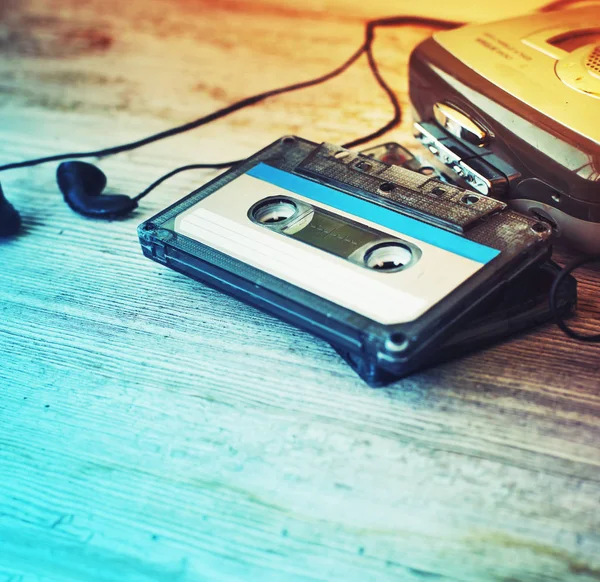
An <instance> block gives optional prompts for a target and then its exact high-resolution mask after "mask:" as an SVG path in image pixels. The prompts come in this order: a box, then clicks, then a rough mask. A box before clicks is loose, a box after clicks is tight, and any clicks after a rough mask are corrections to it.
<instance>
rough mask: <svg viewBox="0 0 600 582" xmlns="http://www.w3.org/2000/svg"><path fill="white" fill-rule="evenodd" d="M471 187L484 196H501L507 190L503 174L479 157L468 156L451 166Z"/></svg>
mask: <svg viewBox="0 0 600 582" xmlns="http://www.w3.org/2000/svg"><path fill="white" fill-rule="evenodd" d="M452 169H453V170H454V172H455V173H456V174H458V175H459V176H460V177H461V178H462V179H463V180H464V181H465V182H466V183H467V184H468V185H469V186H470V187H471V188H473V189H474V190H477V192H481V194H484V195H486V196H488V195H489V196H503V195H505V194H506V192H507V190H508V180H507V178H506V176H505V175H504V174H502V173H501V172H499V171H498V170H497V169H496V168H494V167H493V166H492V165H490V164H488V163H487V162H486V161H484V160H483V159H481V158H469V159H468V160H461V161H460V162H458V168H454V167H453V168H452Z"/></svg>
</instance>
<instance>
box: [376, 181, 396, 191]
mask: <svg viewBox="0 0 600 582" xmlns="http://www.w3.org/2000/svg"><path fill="white" fill-rule="evenodd" d="M395 188H396V186H395V185H394V184H392V183H391V182H384V183H383V184H381V185H380V186H379V189H380V190H381V191H382V192H393V191H394V189H395Z"/></svg>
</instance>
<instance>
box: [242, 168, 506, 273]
mask: <svg viewBox="0 0 600 582" xmlns="http://www.w3.org/2000/svg"><path fill="white" fill-rule="evenodd" d="M247 174H248V175H249V176H252V177H254V178H258V179H259V180H263V181H265V182H269V183H270V184H274V185H275V186H279V187H280V188H284V189H286V190H289V191H290V192H293V193H295V194H300V195H301V196H304V197H306V198H310V199H311V200H314V201H315V202H321V203H322V204H327V205H328V206H331V207H333V208H337V209H338V210H342V211H343V212H347V213H348V214H353V215H354V216H356V217H358V218H365V219H366V220H370V221H371V222H374V223H376V224H380V225H381V226H385V227H386V228H391V229H393V230H396V231H398V232H399V233H403V234H406V235H407V236H411V237H413V238H416V239H418V240H421V241H423V242H426V243H429V244H430V245H434V246H436V247H439V248H441V249H444V250H446V251H449V252H451V253H454V254H456V255H460V256H462V257H465V258H467V259H471V260H473V261H477V262H478V263H483V264H485V263H489V262H490V261H491V260H492V259H493V258H494V257H496V256H498V255H499V254H500V251H498V250H496V249H493V248H491V247H488V246H485V245H482V244H480V243H477V242H473V241H471V240H468V239H466V238H463V237H461V236H459V235H457V234H454V233H452V232H448V231H447V230H443V229H441V228H438V227H436V226H432V225H430V224H425V223H423V222H419V221H418V220H415V219H414V218H410V217H408V216H404V215H402V214H399V213H397V212H394V211H393V210H389V209H388V208H384V207H383V206H378V205H377V204H373V203H371V202H367V201H366V200H361V199H360V198H357V197H356V196H352V195H351V194H346V193H344V192H341V191H340V190H335V189H334V188H330V187H329V186H324V185H323V184H319V183H317V182H313V181H312V180H308V179H306V178H302V177H300V176H296V175H295V174H290V173H289V172H285V171H283V170H279V169H278V168H273V167H272V166H268V165H267V164H265V163H262V162H261V163H259V164H257V165H256V166H254V167H253V168H251V169H250V170H248V172H247Z"/></svg>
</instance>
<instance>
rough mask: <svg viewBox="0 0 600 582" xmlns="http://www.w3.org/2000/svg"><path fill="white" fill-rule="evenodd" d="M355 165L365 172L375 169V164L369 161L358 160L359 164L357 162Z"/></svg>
mask: <svg viewBox="0 0 600 582" xmlns="http://www.w3.org/2000/svg"><path fill="white" fill-rule="evenodd" d="M355 167H356V169H357V170H362V171H363V172H369V171H370V170H372V169H373V164H371V163H369V162H358V164H356V166H355Z"/></svg>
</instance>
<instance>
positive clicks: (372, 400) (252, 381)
mask: <svg viewBox="0 0 600 582" xmlns="http://www.w3.org/2000/svg"><path fill="white" fill-rule="evenodd" d="M525 4H526V3H523V4H522V5H518V4H517V3H503V5H502V6H497V7H493V8H492V7H490V6H479V5H478V6H477V7H475V8H474V7H473V6H472V5H471V4H470V3H466V2H459V3H458V4H456V5H453V6H444V7H442V8H441V9H440V10H442V13H443V15H445V16H453V15H455V16H456V17H459V18H460V17H464V16H466V15H467V14H469V13H470V11H473V10H474V11H475V12H473V13H472V14H473V18H478V19H482V18H484V17H489V18H491V17H494V16H500V15H503V14H508V13H509V12H510V11H511V10H512V11H513V12H516V11H518V10H519V9H522V8H523V7H524V5H525ZM411 6H412V5H411ZM436 6H437V4H436V5H434V4H433V3H431V5H428V6H427V7H425V6H412V10H415V11H416V10H419V11H420V10H425V9H426V8H427V10H428V11H429V10H430V9H431V11H432V12H433V11H435V10H437V9H438V8H436ZM528 6H529V5H528ZM533 6H534V4H533V3H531V7H533ZM408 8H409V5H408V3H406V2H405V3H398V5H394V6H390V5H389V4H387V3H386V2H384V1H383V0H379V1H374V2H373V3H371V4H366V3H355V4H351V5H350V4H347V5H343V4H342V3H341V2H339V1H338V0H327V1H325V0H323V1H321V0H307V1H306V2H305V3H303V4H302V5H299V4H298V5H295V4H293V3H291V2H290V3H287V4H283V5H281V4H279V3H277V2H274V1H271V0H260V1H257V2H254V3H252V4H244V3H237V2H222V3H220V4H219V5H216V6H215V5H213V4H212V3H210V2H208V0H206V1H198V2H190V1H184V0H179V1H178V2H167V1H161V0H148V1H146V2H141V1H139V2H138V1H136V2H129V3H125V2H117V1H116V0H105V1H102V2H101V1H100V0H88V1H86V2H79V1H78V0H52V1H51V2H47V1H45V0H24V1H20V0H4V2H2V3H1V4H0V53H1V54H2V57H3V58H2V60H1V61H0V163H3V162H8V161H13V160H19V159H23V158H27V157H31V156H39V155H42V154H45V153H49V152H60V151H63V150H73V149H82V148H85V149H87V148H96V147H101V146H103V145H107V144H112V143H113V142H118V141H127V140H130V139H132V138H136V137H141V136H144V135H146V134H148V133H150V132H153V131H158V130H161V129H165V128H167V127H169V126H171V125H173V124H176V123H182V122H184V121H188V120H190V119H193V118H195V117H197V116H198V115H200V114H203V113H206V112H209V111H211V110H212V109H214V108H215V107H218V106H222V105H224V104H226V103H230V102H231V101H233V100H235V99H237V98H240V97H243V96H246V95H248V94H250V93H253V92H257V91H259V90H263V89H265V88H266V87H275V86H278V85H281V84H284V83H289V82H293V81H296V80H299V79H303V78H309V77H311V76H314V75H316V74H319V73H323V72H325V71H327V70H328V69H330V68H332V67H333V66H335V65H336V64H338V63H339V62H341V61H342V60H343V59H344V58H346V57H347V55H349V54H350V53H351V52H352V50H354V48H355V46H357V43H358V41H359V38H360V35H361V30H362V25H361V21H362V19H363V18H364V17H365V16H366V15H371V16H381V15H384V14H386V15H387V14H389V13H391V12H393V11H397V12H402V11H404V10H407V9H408ZM443 11H445V12H443ZM453 13H455V14H453ZM428 33H429V31H427V30H425V29H407V30H403V31H386V32H382V33H381V35H380V36H379V37H378V44H377V57H378V58H379V59H380V60H381V62H382V70H383V72H384V74H385V75H386V77H387V78H389V79H390V82H391V83H392V84H393V86H394V87H395V89H396V90H397V91H398V92H399V94H400V95H401V97H402V98H403V99H404V100H405V98H406V64H407V55H408V51H409V50H410V48H411V47H412V46H413V45H414V44H415V43H416V42H418V41H419V40H420V39H422V38H424V37H425V36H426V35H427V34H428ZM359 88H360V90H358V89H359ZM388 116H389V110H388V107H387V104H386V99H385V96H384V95H381V94H380V93H379V91H378V90H377V88H376V87H375V86H374V85H373V83H372V82H371V80H370V77H369V74H368V72H367V69H366V67H365V64H364V63H362V64H360V65H359V66H357V67H356V68H355V69H353V70H352V71H349V72H348V73H347V74H346V75H345V76H344V77H343V78H341V79H339V80H337V81H334V82H331V83H329V84H328V85H327V86H326V87H322V88H318V89H312V90H309V91H305V92H299V93H295V94H293V95H289V96H287V97H284V98H280V99H276V100H273V101H272V102H269V103H265V104H264V105H263V106H260V107H255V108H253V109H251V110H248V111H245V112H240V113H239V114H237V115H236V116H235V117H233V118H231V119H229V120H226V121H222V122H219V123H218V124H215V125H214V126H209V127H207V128H204V129H202V130H198V131H197V132H194V133H192V134H190V135H187V136H182V137H180V138H177V139H173V140H170V141H168V142H165V143H163V144H157V145H155V146H151V147H148V148H145V149H144V150H140V151H138V152H134V153H131V154H126V155H123V156H120V157H115V158H112V159H107V160H103V161H102V164H101V165H102V167H103V169H104V170H105V171H106V172H107V174H108V175H109V177H110V184H109V186H110V188H111V189H112V191H121V192H126V193H130V194H132V193H135V192H137V191H140V190H141V189H142V188H143V187H144V186H145V185H147V184H148V183H149V182H151V181H152V180H153V179H155V178H156V177H158V176H159V175H161V174H162V173H163V172H166V171H167V170H169V169H170V168H172V167H175V166H178V165H182V164H185V163H190V162H194V161H210V160H215V161H216V160H224V159H235V158H238V157H241V156H245V155H247V154H249V153H251V152H253V151H255V150H257V149H258V148H260V147H262V146H263V145H265V144H267V143H269V142H270V141H273V140H274V139H275V138H277V137H279V136H280V135H283V134H285V133H299V134H302V135H304V136H306V137H307V138H309V139H313V140H316V141H323V140H328V141H332V142H335V141H338V142H343V141H347V140H349V139H351V138H352V137H354V136H357V135H361V134H364V133H366V132H367V131H369V130H370V129H373V128H374V127H375V126H378V125H380V124H382V123H383V122H384V121H385V120H386V119H387V118H388ZM390 139H396V140H399V141H403V142H404V143H407V144H409V145H410V144H411V143H412V141H411V138H410V135H409V122H408V121H406V122H405V123H404V124H403V125H402V127H401V129H400V130H399V131H397V132H395V133H394V134H393V135H390ZM214 175H215V173H213V172H206V171H204V172H203V171H198V172H195V173H190V174H187V175H181V176H179V177H177V178H175V179H173V180H172V181H171V182H169V183H168V184H165V185H164V186H163V187H161V188H160V189H159V190H157V191H156V193H155V194H154V195H152V196H150V197H149V198H148V199H147V200H145V201H144V202H143V204H142V205H141V208H140V209H139V210H138V211H136V213H135V215H134V216H133V218H131V219H130V220H124V221H116V222H112V223H104V222H98V221H92V220H85V219H83V218H81V217H78V216H76V215H74V214H73V213H72V212H71V211H70V210H69V208H67V207H66V205H65V204H64V203H63V201H62V200H61V196H60V194H59V193H58V192H57V190H56V186H55V184H54V167H52V166H50V167H41V168H36V169H32V170H26V171H21V172H11V173H6V174H3V175H2V176H1V179H2V184H3V187H4V189H5V192H6V194H7V196H8V197H9V198H10V199H11V200H12V201H13V203H14V204H15V205H16V206H18V207H19V209H20V210H21V212H22V214H23V219H24V232H23V234H22V236H20V237H18V238H17V239H15V240H11V241H6V242H2V243H0V581H1V582H34V581H35V582H113V581H119V582H123V581H125V582H130V581H131V582H163V581H169V582H170V581H180V582H183V581H185V582H192V581H194V582H196V581H209V582H213V581H217V582H221V581H228V582H229V581H238V580H251V581H254V580H259V581H262V580H266V581H286V582H287V581H293V582H296V581H316V580H336V581H337V580H340V581H344V582H354V581H356V582H366V581H377V582H378V581H385V582H387V581H390V582H392V581H408V582H416V581H420V582H422V581H433V580H435V581H440V582H442V581H443V582H449V581H452V582H455V581H473V582H482V581H488V580H489V581H509V580H510V581H515V580H517V581H527V582H534V581H535V582H547V581H577V582H590V581H592V580H600V426H599V420H600V381H599V380H598V372H599V352H598V348H597V347H593V346H580V345H576V344H574V343H572V342H570V341H568V340H566V339H565V338H564V336H562V335H561V333H560V332H559V331H558V330H556V329H555V328H553V327H552V326H547V327H545V328H542V329H539V330H537V331H535V332H533V333H531V334H529V335H527V336H524V337H521V338H517V339H515V340H514V341H511V342H508V343H506V344H504V345H502V346H498V347H495V348H493V349H490V350H487V351H485V352H482V353H479V354H474V355H472V356H469V357H467V358H464V359H463V360H461V361H456V362H452V363H448V364H446V365H443V366H439V367H437V368H434V369H431V370H429V371H426V372H423V373H421V374H418V375H415V376H413V377H411V378H407V379H405V380H403V381H400V382H397V383H396V384H394V385H392V386H391V387H389V388H386V389H381V390H374V389H370V388H368V387H366V386H365V385H364V384H363V383H362V382H361V381H360V380H359V379H358V378H357V377H355V375H354V374H353V373H352V372H351V371H350V370H349V368H348V367H347V366H346V365H345V364H344V363H343V362H342V361H341V360H340V358H339V357H338V356H337V355H336V354H335V353H334V351H333V350H332V349H331V348H330V347H328V346H327V345H325V344H324V343H323V342H320V341H318V340H316V339H314V338H313V337H311V336H309V335H307V334H306V333H304V332H301V331H299V330H297V329H295V328H292V327H290V326H288V325H286V324H284V323H281V322H279V321H277V320H275V319H273V318H271V317H268V316H266V315H263V314H261V313H258V312H257V311H255V310H253V309H250V308H248V307H246V306H244V305H242V304H240V303H239V302H237V301H235V300H234V299H232V298H229V297H226V296H223V295H221V294H219V293H217V292H216V291H214V290H212V289H210V288H208V287H206V286H203V285H201V284H199V283H196V282H193V281H191V280H189V279H187V278H185V277H184V276H181V275H178V274H176V273H174V272H172V271H169V270H167V269H165V268H163V267H161V266H160V265H157V264H154V263H152V262H150V261H148V260H146V259H144V258H143V257H142V255H141V252H140V249H139V245H138V242H137V237H136V232H135V229H136V226H137V224H139V223H140V222H141V221H142V220H144V219H146V218H147V217H149V216H151V215H152V214H153V213H155V212H156V211H158V210H159V209H160V208H163V207H165V206H166V205H168V204H170V203H171V202H172V201H174V200H176V199H177V198H178V197H180V196H182V195H184V194H185V193H187V192H188V191H190V190H191V189H193V188H195V187H196V186H198V185H200V184H201V183H203V182H205V181H206V180H208V179H209V178H211V177H213V176H214ZM599 281H600V279H599V274H598V271H597V270H593V269H590V270H587V271H583V272H582V273H581V284H580V287H581V301H580V310H581V312H582V313H584V314H585V315H587V317H588V318H591V317H592V316H594V315H595V316H598V315H599V312H600V303H599V299H598V297H599V296H600V285H599ZM587 321H588V323H585V322H583V323H582V324H581V325H583V326H584V327H585V326H587V329H588V331H592V330H594V329H596V330H597V329H598V323H592V320H591V319H588V320H587Z"/></svg>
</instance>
